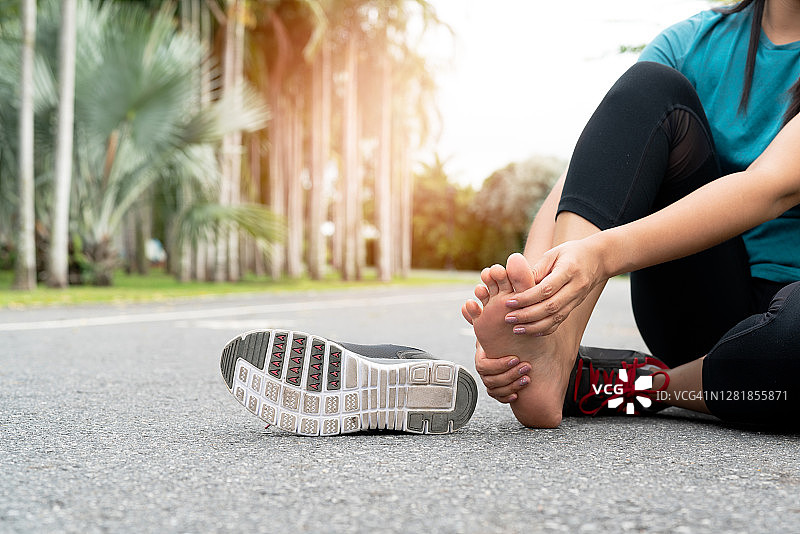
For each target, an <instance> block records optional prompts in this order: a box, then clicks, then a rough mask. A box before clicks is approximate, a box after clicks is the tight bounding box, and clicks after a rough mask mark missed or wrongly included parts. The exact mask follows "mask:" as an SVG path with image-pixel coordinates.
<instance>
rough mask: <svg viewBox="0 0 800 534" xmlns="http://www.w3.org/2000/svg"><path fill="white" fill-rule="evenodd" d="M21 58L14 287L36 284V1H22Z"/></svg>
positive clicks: (29, 287) (34, 285) (21, 287)
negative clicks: (17, 210) (34, 158)
mask: <svg viewBox="0 0 800 534" xmlns="http://www.w3.org/2000/svg"><path fill="white" fill-rule="evenodd" d="M21 17H22V58H21V71H22V76H21V80H20V106H19V178H18V188H19V228H18V235H17V249H18V253H17V260H16V265H15V272H14V287H16V288H18V289H26V290H27V289H34V288H35V287H36V234H35V232H36V230H35V217H36V215H35V211H34V210H35V208H34V204H33V196H34V175H33V61H34V45H35V43H36V1H35V0H22V5H21Z"/></svg>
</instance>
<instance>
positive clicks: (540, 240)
mask: <svg viewBox="0 0 800 534" xmlns="http://www.w3.org/2000/svg"><path fill="white" fill-rule="evenodd" d="M566 179H567V171H564V173H563V174H562V175H561V176H560V177H559V179H558V181H556V183H555V184H554V185H553V188H552V189H551V190H550V192H549V193H548V194H547V197H546V198H545V199H544V202H542V206H541V207H540V208H539V211H538V212H537V213H536V217H534V219H533V223H531V229H530V230H529V231H528V240H527V241H526V242H525V251H524V255H525V257H526V258H528V261H534V260H536V259H538V258H539V257H541V255H542V254H544V253H545V252H547V251H548V250H550V249H551V248H553V237H554V235H555V231H556V211H557V210H558V203H559V201H560V200H561V192H562V191H563V190H564V181H565V180H566Z"/></svg>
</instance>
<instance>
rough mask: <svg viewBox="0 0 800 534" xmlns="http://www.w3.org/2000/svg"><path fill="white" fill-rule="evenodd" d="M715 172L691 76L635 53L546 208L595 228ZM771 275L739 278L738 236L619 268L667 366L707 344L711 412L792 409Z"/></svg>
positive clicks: (788, 336) (788, 322) (788, 315)
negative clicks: (626, 272)
mask: <svg viewBox="0 0 800 534" xmlns="http://www.w3.org/2000/svg"><path fill="white" fill-rule="evenodd" d="M719 177H720V168H719V163H718V160H717V155H716V151H715V148H714V140H713V138H712V136H711V130H710V128H709V126H708V121H707V119H706V116H705V112H704V111H703V107H702V105H701V104H700V100H699V98H698V96H697V93H696V92H695V90H694V87H692V85H691V83H690V82H689V81H688V80H687V79H686V78H685V77H684V76H683V75H682V74H681V73H679V72H678V71H676V70H674V69H672V68H670V67H666V66H664V65H661V64H658V63H650V62H641V63H637V64H635V65H634V66H633V67H631V68H630V69H629V70H628V71H627V72H626V73H625V74H624V75H623V76H622V77H621V78H620V79H619V81H617V83H616V84H615V85H614V86H613V87H612V88H611V90H610V91H609V93H608V95H606V97H605V99H604V100H603V101H602V102H601V103H600V106H599V107H598V109H597V111H595V113H594V115H593V116H592V118H591V119H590V120H589V122H588V124H587V125H586V128H585V129H584V131H583V133H582V134H581V137H580V139H579V140H578V143H577V145H576V147H575V151H574V153H573V157H572V159H571V161H570V165H569V170H568V172H567V178H566V182H565V183H564V191H563V193H562V196H561V202H560V204H559V207H558V212H559V213H560V212H562V211H570V212H573V213H576V214H578V215H580V216H581V217H583V218H585V219H587V220H588V221H589V222H591V223H592V224H594V225H595V226H597V227H598V228H600V229H603V230H604V229H607V228H611V227H614V226H619V225H621V224H625V223H628V222H631V221H634V220H636V219H639V218H642V217H644V216H646V215H649V214H651V213H653V212H655V211H658V210H659V209H661V208H663V207H664V206H667V205H669V204H671V203H672V202H675V201H676V200H678V199H680V198H682V197H684V196H686V195H688V194H689V193H691V192H692V191H694V190H695V189H698V188H699V187H701V186H703V185H705V184H706V183H708V182H710V181H712V180H715V179H717V178H719ZM652 246H654V247H657V246H658V240H657V237H655V238H654V241H653V244H652ZM783 286H784V284H777V283H775V282H770V281H767V280H761V279H753V278H751V276H750V269H749V265H748V258H747V252H746V250H745V247H744V242H743V241H742V238H741V237H736V238H734V239H731V240H729V241H727V242H725V243H722V244H721V245H718V246H716V247H713V248H711V249H708V250H706V251H703V252H701V253H699V254H695V255H692V256H689V257H687V258H683V259H680V260H675V261H671V262H667V263H664V264H661V265H657V266H654V267H649V268H647V269H642V270H640V271H636V272H634V273H631V299H632V303H633V311H634V316H635V318H636V324H637V326H638V327H639V331H640V332H641V334H642V337H643V339H644V341H645V343H647V346H648V347H649V349H650V350H651V351H652V352H653V354H654V355H655V356H657V357H659V358H660V359H662V360H663V361H664V362H665V363H667V364H668V365H670V366H672V367H674V366H677V365H680V364H683V363H686V362H689V361H691V360H695V359H697V358H699V357H701V356H703V355H706V354H707V355H708V357H707V358H706V359H705V362H704V364H703V389H704V391H705V394H706V399H705V400H706V404H707V406H708V408H709V409H710V410H711V412H712V413H713V414H714V415H716V416H718V417H720V418H721V419H723V420H727V421H735V422H744V423H754V424H774V423H780V424H786V423H791V424H794V419H796V418H795V417H794V416H793V412H794V410H795V409H796V408H797V407H798V402H797V401H798V398H800V385H796V384H797V379H796V377H797V376H800V372H799V371H800V283H793V284H790V285H789V286H786V287H785V288H784V289H781V288H782V287H783ZM779 290H780V292H779ZM778 292H779V293H778ZM776 293H778V295H776ZM773 297H775V298H774V299H773ZM792 390H794V391H792ZM770 391H772V392H773V393H772V395H770V394H769V392H770ZM765 392H766V394H765ZM778 392H780V393H778ZM778 396H779V397H780V398H777V397H778ZM762 397H766V400H763V399H762ZM770 398H771V399H772V400H770Z"/></svg>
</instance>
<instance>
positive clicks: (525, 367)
mask: <svg viewBox="0 0 800 534" xmlns="http://www.w3.org/2000/svg"><path fill="white" fill-rule="evenodd" d="M530 370H531V366H530V365H523V366H522V367H520V369H519V374H521V375H524V374H527V373H528V371H530Z"/></svg>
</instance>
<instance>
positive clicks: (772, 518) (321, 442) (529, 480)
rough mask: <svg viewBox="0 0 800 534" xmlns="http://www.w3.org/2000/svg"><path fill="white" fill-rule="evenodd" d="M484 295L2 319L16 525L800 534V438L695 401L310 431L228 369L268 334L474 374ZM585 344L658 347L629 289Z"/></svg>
mask: <svg viewBox="0 0 800 534" xmlns="http://www.w3.org/2000/svg"><path fill="white" fill-rule="evenodd" d="M470 293H471V284H456V285H452V284H450V285H439V286H433V287H426V288H386V289H374V288H373V289H358V290H349V291H346V292H345V291H341V292H324V293H316V294H315V293H303V294H281V295H277V296H275V295H272V296H267V295H258V296H256V295H254V296H236V297H230V298H215V299H213V300H212V299H209V300H191V301H188V300H187V301H180V302H172V303H168V304H164V303H159V304H147V305H116V306H114V305H112V306H86V307H71V308H44V309H35V310H0V532H3V533H6V532H137V533H138V532H197V533H203V532H403V533H416V532H470V533H491V532H504V533H515V532H519V533H530V532H559V531H563V532H742V533H744V532H747V533H752V532H790V531H794V532H797V531H798V530H799V529H800V526H798V525H800V463H799V462H798V456H799V454H798V452H799V451H798V443H799V441H800V440H798V437H797V436H795V435H789V434H770V433H760V432H754V431H748V430H744V429H738V428H730V427H726V426H723V425H721V424H720V423H718V422H717V421H716V420H714V419H713V418H710V417H706V416H697V415H692V414H690V413H689V412H685V411H680V410H676V409H671V410H668V411H666V412H662V414H661V415H659V416H657V417H653V418H634V417H629V416H620V417H613V418H595V419H589V418H580V419H567V420H565V421H564V423H563V424H562V425H561V427H560V428H558V429H555V430H529V429H525V428H523V427H521V426H520V425H519V424H518V423H517V422H516V421H515V420H514V418H513V417H512V415H511V413H510V410H509V409H508V408H507V407H506V406H503V405H500V404H498V403H496V402H495V401H493V400H492V399H490V398H489V397H488V396H486V394H485V392H483V391H482V392H481V398H480V399H479V402H478V406H477V409H476V411H475V415H474V416H473V418H472V420H471V421H470V423H469V424H468V425H467V426H465V427H464V428H463V429H461V430H460V431H458V432H456V433H454V434H451V435H446V436H418V435H408V434H387V433H372V434H356V435H345V436H338V437H331V438H303V437H298V436H295V435H291V434H287V433H283V432H281V431H277V430H272V429H269V430H265V428H264V425H263V424H262V423H261V422H260V420H258V419H256V418H255V417H254V416H252V415H251V414H250V413H248V412H247V411H246V410H245V409H244V408H242V406H241V405H239V403H238V402H236V401H235V399H234V398H233V397H232V396H231V395H230V394H229V393H228V390H227V389H226V387H225V385H224V383H223V380H222V378H221V375H220V371H219V353H220V351H221V349H222V348H223V347H224V346H225V344H226V343H227V342H228V341H229V340H230V339H231V338H232V337H234V336H235V335H237V334H238V333H240V332H243V331H246V330H251V329H254V328H259V327H282V328H292V329H297V330H304V331H307V332H311V333H314V334H319V335H323V336H327V337H329V338H333V339H336V340H342V341H352V342H360V343H379V342H394V343H400V344H408V345H413V346H418V347H420V348H424V349H427V350H429V351H430V352H432V353H434V354H437V355H439V356H440V357H442V358H446V359H450V360H454V361H456V362H459V363H462V364H465V365H469V369H473V366H472V365H471V361H472V357H473V343H474V339H473V337H472V335H471V331H470V330H469V329H467V328H466V326H467V325H466V323H464V322H463V320H462V319H461V317H460V313H459V308H460V305H461V303H462V301H463V300H464V299H465V298H467V297H469V296H470ZM676 335H679V334H677V333H676ZM585 342H586V343H587V344H595V345H599V346H617V347H628V348H637V349H643V348H644V345H643V343H642V341H641V339H640V338H639V337H638V334H637V331H636V329H635V327H634V326H633V319H632V315H631V312H630V305H629V299H628V296H627V285H626V282H625V280H624V279H619V280H612V281H611V283H609V286H608V288H607V290H606V293H605V294H604V296H603V299H602V300H601V302H600V305H599V306H598V311H597V313H596V314H595V318H594V319H593V320H592V322H591V323H590V327H589V330H588V332H587V335H586V338H585ZM473 374H474V371H473ZM475 376H476V377H477V375H475Z"/></svg>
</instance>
